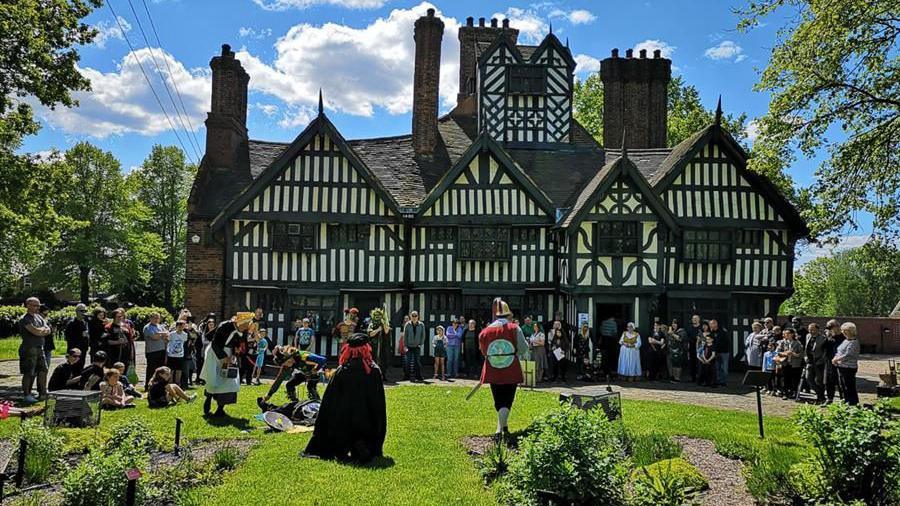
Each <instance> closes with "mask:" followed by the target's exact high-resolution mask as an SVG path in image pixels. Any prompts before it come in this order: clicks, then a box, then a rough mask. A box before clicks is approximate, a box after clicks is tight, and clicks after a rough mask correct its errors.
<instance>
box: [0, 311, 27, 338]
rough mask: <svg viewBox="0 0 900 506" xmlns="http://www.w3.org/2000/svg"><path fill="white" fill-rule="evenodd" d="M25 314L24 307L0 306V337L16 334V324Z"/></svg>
mask: <svg viewBox="0 0 900 506" xmlns="http://www.w3.org/2000/svg"><path fill="white" fill-rule="evenodd" d="M24 314H25V306H0V337H9V336H12V335H15V334H17V333H18V330H17V329H16V324H17V323H18V321H19V319H20V318H22V315H24Z"/></svg>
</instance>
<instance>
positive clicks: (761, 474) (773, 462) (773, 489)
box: [745, 446, 799, 503]
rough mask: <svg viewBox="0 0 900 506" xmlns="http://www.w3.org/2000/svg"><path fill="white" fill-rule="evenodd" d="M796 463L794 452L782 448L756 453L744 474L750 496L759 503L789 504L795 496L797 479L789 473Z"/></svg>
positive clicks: (775, 447) (773, 447)
mask: <svg viewBox="0 0 900 506" xmlns="http://www.w3.org/2000/svg"><path fill="white" fill-rule="evenodd" d="M796 462H797V456H796V454H795V452H794V450H792V449H789V448H785V447H782V446H770V447H768V449H766V450H765V451H760V452H757V454H756V456H755V457H754V458H753V460H752V462H751V465H750V467H749V469H748V470H747V471H746V472H745V474H746V478H747V490H748V491H750V495H752V496H753V497H755V498H756V499H757V500H759V501H760V502H774V503H782V502H787V503H791V502H792V500H793V498H794V497H796V496H797V493H796V490H795V484H796V482H797V479H798V478H799V477H797V476H794V475H793V473H792V472H791V466H792V465H794V464H795V463H796ZM778 499H780V500H778Z"/></svg>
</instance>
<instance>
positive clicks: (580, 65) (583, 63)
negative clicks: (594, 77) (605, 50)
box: [575, 54, 600, 74]
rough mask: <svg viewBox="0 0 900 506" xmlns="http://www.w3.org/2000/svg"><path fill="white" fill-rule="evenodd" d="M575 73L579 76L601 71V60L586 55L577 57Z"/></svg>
mask: <svg viewBox="0 0 900 506" xmlns="http://www.w3.org/2000/svg"><path fill="white" fill-rule="evenodd" d="M575 64H576V66H575V72H576V73H578V74H592V73H594V72H598V71H600V60H598V59H597V58H594V57H593V56H589V55H586V54H577V55H575Z"/></svg>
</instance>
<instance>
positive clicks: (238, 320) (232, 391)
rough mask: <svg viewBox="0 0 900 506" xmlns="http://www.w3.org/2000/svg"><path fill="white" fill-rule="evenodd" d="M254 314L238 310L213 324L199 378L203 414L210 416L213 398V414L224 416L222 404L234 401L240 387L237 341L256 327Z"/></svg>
mask: <svg viewBox="0 0 900 506" xmlns="http://www.w3.org/2000/svg"><path fill="white" fill-rule="evenodd" d="M253 316H254V315H253V313H251V312H241V313H238V314H236V315H234V316H233V317H232V318H231V319H230V320H227V321H224V322H222V323H220V324H219V326H218V327H216V330H215V332H213V334H212V337H209V338H208V339H209V341H210V342H209V346H207V347H206V352H205V357H204V360H203V371H202V372H201V373H200V378H201V379H202V380H203V381H204V382H205V384H206V391H205V392H204V393H205V395H206V401H205V402H204V403H203V413H204V415H206V416H210V409H211V408H212V401H213V399H215V401H216V405H217V409H216V411H215V413H213V414H212V416H215V417H220V416H224V415H225V406H226V405H227V404H234V403H236V402H237V393H238V390H240V388H241V379H240V374H239V372H238V368H237V367H236V366H234V363H235V358H236V357H235V354H236V351H237V349H238V348H239V346H240V344H241V343H242V342H244V341H245V340H246V339H247V334H248V333H249V332H252V331H253V330H254V328H255V323H254V321H253Z"/></svg>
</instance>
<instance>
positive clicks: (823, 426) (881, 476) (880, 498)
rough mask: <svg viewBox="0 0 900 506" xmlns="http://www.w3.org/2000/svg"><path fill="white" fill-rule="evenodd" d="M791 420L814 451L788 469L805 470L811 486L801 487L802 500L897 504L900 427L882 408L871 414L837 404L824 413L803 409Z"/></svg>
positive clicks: (899, 484) (899, 474) (899, 498)
mask: <svg viewBox="0 0 900 506" xmlns="http://www.w3.org/2000/svg"><path fill="white" fill-rule="evenodd" d="M794 421H795V423H796V424H797V429H798V432H799V433H800V436H801V437H802V438H803V439H805V440H806V441H807V442H809V443H810V444H811V445H812V446H813V447H814V448H815V452H813V453H812V454H811V455H810V456H808V457H807V458H806V460H805V461H804V462H803V465H802V467H800V468H798V469H794V470H792V474H794V475H796V473H797V472H805V473H806V474H805V475H804V476H807V477H808V479H809V480H810V481H811V482H812V483H804V484H803V485H801V490H800V494H801V495H802V496H804V499H806V500H807V501H810V502H816V501H834V500H835V499H838V500H840V501H843V502H852V501H857V500H858V501H863V502H864V503H865V504H870V505H882V504H897V502H900V423H898V422H896V421H892V420H891V418H890V415H889V414H888V413H887V406H886V405H885V404H883V403H882V404H879V405H877V406H876V407H875V409H871V410H870V409H865V408H859V407H855V406H848V405H846V404H844V403H836V404H832V405H831V406H830V407H829V408H828V410H827V411H825V412H823V411H821V410H819V409H816V408H813V407H809V406H806V407H803V408H801V409H800V410H799V411H798V412H797V413H796V414H795V415H794Z"/></svg>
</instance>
